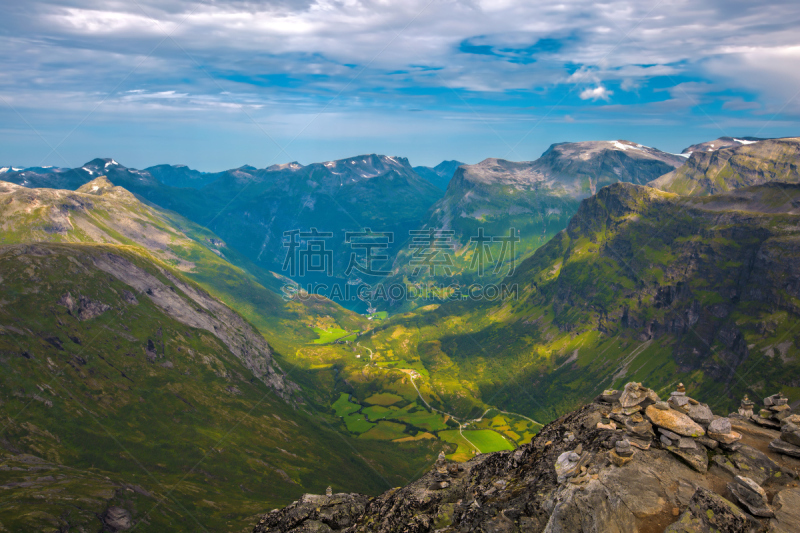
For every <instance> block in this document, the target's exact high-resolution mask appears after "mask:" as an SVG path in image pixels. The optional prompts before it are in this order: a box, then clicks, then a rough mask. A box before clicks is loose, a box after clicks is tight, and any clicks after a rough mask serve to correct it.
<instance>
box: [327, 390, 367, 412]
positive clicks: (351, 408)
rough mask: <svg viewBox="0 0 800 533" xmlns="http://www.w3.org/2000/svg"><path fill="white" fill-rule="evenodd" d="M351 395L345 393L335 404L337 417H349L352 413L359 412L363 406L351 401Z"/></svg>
mask: <svg viewBox="0 0 800 533" xmlns="http://www.w3.org/2000/svg"><path fill="white" fill-rule="evenodd" d="M349 397H350V395H349V394H347V393H345V392H343V393H342V394H341V395H340V396H339V399H338V400H336V401H335V402H334V404H333V409H334V411H336V416H347V415H349V414H352V413H356V412H358V410H359V409H361V406H360V405H358V404H357V403H353V402H351V401H350V400H349Z"/></svg>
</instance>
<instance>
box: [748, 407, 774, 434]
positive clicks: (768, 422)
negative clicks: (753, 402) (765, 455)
mask: <svg viewBox="0 0 800 533" xmlns="http://www.w3.org/2000/svg"><path fill="white" fill-rule="evenodd" d="M767 412H770V411H767ZM750 421H751V422H753V423H755V424H756V425H759V426H761V427H765V428H770V429H778V430H779V429H780V428H781V423H780V422H778V421H777V420H772V419H771V418H764V417H762V416H760V415H753V416H751V417H750Z"/></svg>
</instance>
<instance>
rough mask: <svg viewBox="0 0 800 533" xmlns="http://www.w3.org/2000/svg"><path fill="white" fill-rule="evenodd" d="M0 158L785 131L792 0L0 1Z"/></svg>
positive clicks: (793, 77)
mask: <svg viewBox="0 0 800 533" xmlns="http://www.w3.org/2000/svg"><path fill="white" fill-rule="evenodd" d="M0 12H1V14H2V16H1V17H0V41H2V48H0V49H2V53H1V54H0V60H1V61H2V65H0V166H5V165H9V164H13V165H17V166H34V165H56V166H72V167H74V166H79V165H81V164H83V163H84V162H86V161H88V160H90V159H92V158H94V157H114V158H115V159H116V160H118V161H120V162H121V163H122V164H125V165H127V166H131V167H137V168H143V167H146V166H149V165H153V164H158V163H183V164H188V165H190V166H192V167H194V168H199V169H201V170H221V169H225V168H232V167H238V166H240V165H243V164H251V165H254V166H258V167H263V166H267V165H270V164H273V163H283V162H288V161H292V160H296V161H299V162H301V163H304V164H307V163H311V162H314V161H324V160H329V159H334V158H341V157H347V156H352V155H357V154H362V153H383V154H387V155H403V156H406V157H409V158H410V160H411V163H412V164H436V163H438V162H440V161H441V160H443V159H458V160H461V161H464V162H467V163H476V162H478V161H480V160H482V159H484V158H486V157H501V158H507V159H512V160H528V159H534V158H536V157H538V156H539V155H540V154H541V152H542V151H544V150H545V149H546V148H547V146H548V145H549V144H551V143H554V142H563V141H577V140H590V139H617V138H624V139H629V140H633V141H637V142H640V143H643V144H647V145H650V146H656V147H658V148H661V149H663V150H667V151H673V152H675V151H680V150H681V149H682V148H684V147H685V146H687V145H689V144H692V143H695V142H698V141H703V140H708V139H712V138H716V137H719V136H722V135H729V136H746V135H754V136H755V135H758V136H763V137H769V136H787V135H800V94H799V93H800V2H797V0H771V1H767V2H754V1H752V0H746V1H745V0H685V1H684V0H662V1H648V2H641V1H633V0H619V1H617V0H609V1H607V2H602V1H601V2H597V1H596V0H562V1H560V2H559V1H558V0H556V1H550V2H541V1H538V0H402V1H400V0H274V1H273V0H252V1H245V0H205V1H202V2H194V1H193V2H190V1H184V0H102V1H101V0H44V1H39V0H26V1H24V2H19V1H18V0H14V1H11V0H0Z"/></svg>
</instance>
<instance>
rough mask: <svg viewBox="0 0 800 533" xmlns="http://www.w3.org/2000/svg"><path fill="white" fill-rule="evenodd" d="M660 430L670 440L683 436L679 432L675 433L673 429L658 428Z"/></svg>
mask: <svg viewBox="0 0 800 533" xmlns="http://www.w3.org/2000/svg"><path fill="white" fill-rule="evenodd" d="M658 432H659V433H661V434H662V435H664V436H665V437H667V438H668V439H670V440H678V439H680V438H681V436H680V435H678V434H677V433H673V432H672V431H670V430H668V429H664V428H658Z"/></svg>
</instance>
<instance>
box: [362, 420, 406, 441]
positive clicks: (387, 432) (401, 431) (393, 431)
mask: <svg viewBox="0 0 800 533" xmlns="http://www.w3.org/2000/svg"><path fill="white" fill-rule="evenodd" d="M405 430H406V426H405V425H404V424H397V423H395V422H378V424H377V425H376V426H375V427H374V428H372V429H370V430H369V431H367V432H366V433H364V434H362V435H361V436H360V437H359V438H361V439H375V440H395V439H401V438H403V437H407V436H408V435H407V434H406V433H405Z"/></svg>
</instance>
